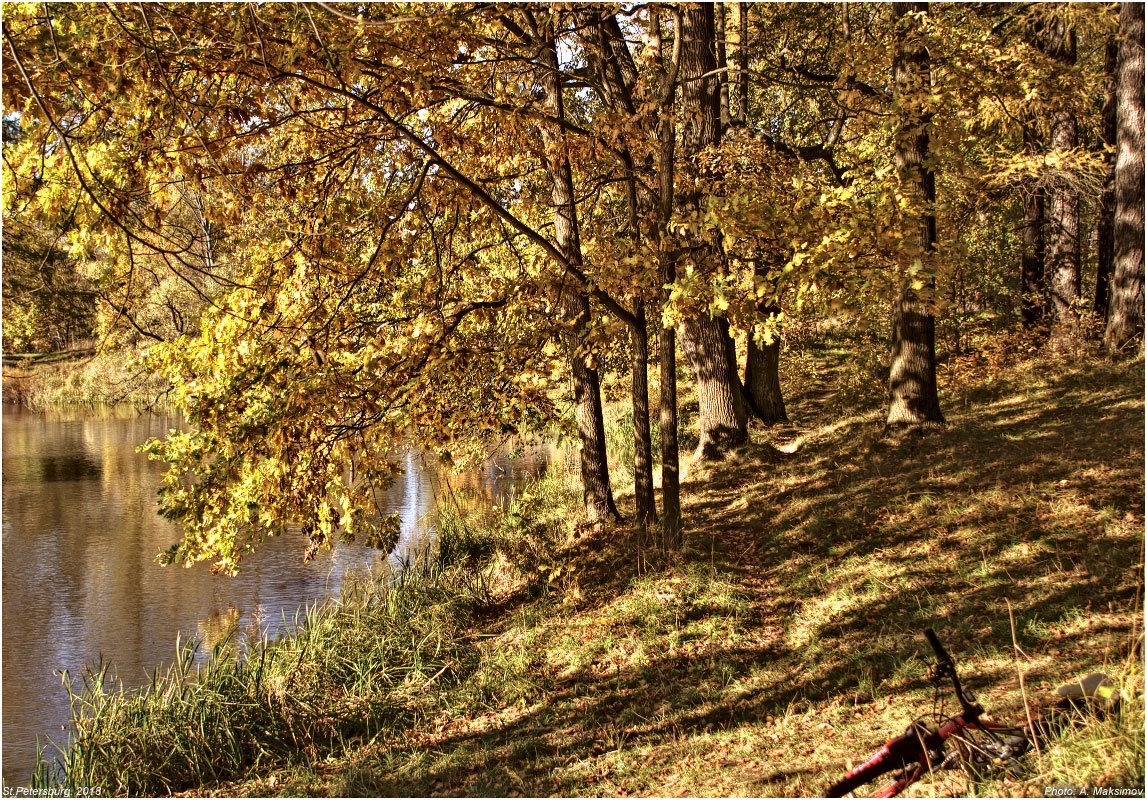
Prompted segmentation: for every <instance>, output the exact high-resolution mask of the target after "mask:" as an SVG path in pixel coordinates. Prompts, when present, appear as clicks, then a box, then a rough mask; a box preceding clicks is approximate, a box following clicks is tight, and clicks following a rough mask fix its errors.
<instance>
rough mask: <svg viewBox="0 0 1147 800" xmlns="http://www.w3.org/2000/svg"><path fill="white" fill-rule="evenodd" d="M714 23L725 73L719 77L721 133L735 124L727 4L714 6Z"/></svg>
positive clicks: (718, 61)
mask: <svg viewBox="0 0 1147 800" xmlns="http://www.w3.org/2000/svg"><path fill="white" fill-rule="evenodd" d="M713 23H714V26H715V28H716V36H717V66H718V67H719V68H721V69H723V70H724V71H723V72H721V73H719V74H718V75H717V79H718V80H719V81H720V86H721V88H720V100H719V103H720V109H721V131H722V132H724V131H727V130H729V125H730V124H732V122H733V117H732V111H731V109H730V107H729V69H728V67H729V55H728V54H729V42H728V39H727V38H726V37H725V4H724V3H714V4H713Z"/></svg>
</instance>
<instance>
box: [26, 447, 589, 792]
mask: <svg viewBox="0 0 1147 800" xmlns="http://www.w3.org/2000/svg"><path fill="white" fill-rule="evenodd" d="M577 492H578V487H577V483H576V481H574V480H571V476H570V475H569V474H567V473H565V472H564V471H563V470H561V469H560V468H555V469H551V470H550V471H548V472H547V474H546V475H545V476H543V477H541V478H539V479H536V480H533V481H530V482H528V483H527V484H526V485H525V486H524V487H523V488H522V489H520V490H518V491H515V492H514V494H513V495H512V496H511V498H510V499H509V501H508V502H507V503H506V504H505V505H504V506H503V507H500V508H497V509H494V510H493V511H489V512H487V513H486V514H484V515H476V514H474V513H472V512H471V513H467V512H466V511H464V510H463V509H461V508H460V507H459V504H458V503H457V502H456V501H455V502H450V501H449V500H444V501H443V503H442V505H441V507H440V513H439V525H438V536H437V544H436V546H435V547H432V548H430V549H428V550H427V551H425V552H423V553H422V554H420V555H419V556H417V557H416V558H415V559H413V560H412V561H411V562H410V563H408V564H406V565H405V566H404V568H403V569H402V570H401V571H399V572H396V573H393V574H389V575H375V576H370V577H367V578H361V579H358V580H355V581H352V582H350V583H348V584H347V586H346V587H345V588H344V589H343V590H342V592H341V594H340V596H339V598H337V599H336V600H332V601H329V602H326V603H319V604H314V605H311V606H309V607H307V608H306V609H305V610H303V611H301V612H300V613H299V615H297V618H296V619H295V620H294V623H295V624H294V632H293V633H290V634H288V635H284V636H282V637H279V638H277V639H274V640H272V639H269V638H267V637H266V636H264V637H263V638H262V639H257V640H255V641H251V642H244V641H237V640H235V639H234V638H228V639H226V640H224V641H223V642H221V643H219V644H217V645H216V646H215V647H214V648H213V650H212V653H211V657H210V658H209V659H207V660H206V662H205V663H197V661H198V659H197V655H198V645H197V644H195V643H183V644H179V643H177V645H176V654H175V659H174V661H173V662H172V664H171V665H170V666H169V667H168V668H167V669H166V670H163V671H159V670H157V671H156V672H155V673H154V674H153V676H152V679H151V681H150V683H148V684H147V685H146V686H144V687H142V688H139V689H135V690H128V689H125V688H124V687H123V686H122V684H120V685H111V684H112V682H111V681H110V679H109V675H108V669H107V667H106V666H102V665H101V666H97V667H93V668H90V669H88V670H85V671H84V672H83V673H82V674H81V675H80V676H78V678H77V677H73V676H69V675H66V674H65V676H64V685H65V687H66V689H67V691H68V694H69V697H70V700H71V709H72V711H71V713H72V718H73V721H72V730H71V736H70V738H71V743H70V745H68V746H62V747H57V750H59V757H58V759H56V760H51V759H50V754H41V755H40V756H39V757H38V760H37V765H36V768H35V774H34V776H33V783H32V785H33V786H34V787H36V788H43V789H48V788H62V789H64V790H66V791H68V792H73V793H74V792H76V791H77V790H79V789H80V788H90V789H94V788H97V787H98V788H99V789H101V790H102V792H103V793H104V794H116V795H133V796H136V795H155V794H161V793H162V794H168V793H171V792H177V791H181V790H185V789H188V788H193V787H198V786H202V785H205V784H208V785H210V784H219V783H220V782H223V781H227V780H233V779H237V778H240V777H242V776H244V775H245V774H246V773H247V772H248V771H250V770H251V769H252V768H256V767H261V766H266V767H277V766H283V765H285V764H288V763H296V762H297V761H298V760H299V759H300V758H301V759H303V760H308V761H313V760H315V759H316V758H319V757H321V756H322V755H323V754H324V753H330V752H336V751H338V750H341V749H344V748H345V747H346V746H347V744H348V743H350V742H351V741H360V742H362V741H366V740H369V739H370V738H372V737H374V736H376V735H378V734H379V733H382V732H385V731H386V730H389V729H392V728H394V727H395V726H400V725H409V724H410V723H411V722H412V721H413V720H414V719H416V718H417V717H418V716H419V714H420V712H425V711H426V710H427V709H428V708H429V707H430V706H431V705H432V704H433V702H435V700H434V696H433V695H434V693H435V692H441V691H442V690H449V689H450V688H452V687H454V686H456V685H457V684H458V683H459V682H460V681H462V680H464V679H465V678H466V677H467V676H469V675H471V674H472V673H473V671H474V670H475V668H476V667H477V666H478V660H479V655H478V652H477V650H476V649H475V648H474V647H473V646H472V644H471V642H470V638H469V633H468V631H467V627H468V626H469V625H470V623H472V622H473V619H474V613H475V612H476V611H477V610H478V609H481V608H482V607H484V606H486V605H488V604H490V603H492V602H494V601H495V600H496V599H497V598H498V597H499V596H501V595H502V594H503V592H504V590H507V589H512V588H520V587H522V586H523V585H524V586H526V587H527V588H528V589H529V590H530V591H532V592H533V593H535V594H536V593H538V592H545V591H546V590H547V588H548V585H549V582H550V581H551V580H553V579H554V578H555V576H556V575H557V574H558V572H559V570H558V569H557V568H556V567H555V565H556V564H558V563H559V558H558V555H557V554H558V552H559V550H560V548H561V546H562V544H563V543H564V542H565V541H566V540H567V538H568V535H569V533H570V532H571V531H572V530H573V526H574V525H575V524H576V519H577V518H576V516H572V517H571V515H569V514H568V513H567V511H566V510H567V509H568V508H570V507H576V505H577V502H576V501H577V499H578V494H577Z"/></svg>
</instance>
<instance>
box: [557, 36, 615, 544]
mask: <svg viewBox="0 0 1147 800" xmlns="http://www.w3.org/2000/svg"><path fill="white" fill-rule="evenodd" d="M539 60H540V62H541V64H542V66H543V70H542V75H541V84H542V87H543V89H544V90H545V95H546V106H547V109H548V111H549V112H550V113H551V114H552V115H553V116H554V118H555V119H562V118H563V116H564V107H563V103H562V94H561V86H560V85H559V83H558V71H557V67H558V60H557V49H556V47H555V45H554V40H553V38H552V37H551V38H548V39H547V40H546V41H545V42H544V44H543V46H542V49H541V53H540V57H539ZM541 132H542V141H543V143H544V144H545V149H546V154H547V157H548V160H549V164H548V168H549V173H550V198H551V200H552V202H553V208H554V211H553V214H554V240H555V243H556V244H557V247H558V249H559V250H560V251H561V253H562V255H564V256H565V257H566V259H567V260H568V261H569V263H571V264H573V265H575V266H578V267H580V266H581V264H582V257H581V239H580V235H579V231H578V220H577V208H576V206H575V204H574V186H573V172H572V170H571V169H570V163H569V159H568V157H567V156H566V155H565V153H564V152H563V150H562V146H561V145H562V142H561V133H560V131H558V130H556V129H555V127H554V126H551V125H543V126H542V131H541ZM560 292H561V306H560V307H561V310H562V317H563V319H564V322H565V323H566V326H565V334H564V335H565V341H566V347H567V350H568V352H569V360H570V375H571V379H572V383H573V391H574V405H575V410H576V414H577V429H578V439H579V441H580V442H581V478H582V488H583V494H584V497H585V507H586V514H587V516H588V518H589V521H590V522H598V521H602V520H617V519H620V515H619V514H618V513H617V507H616V506H615V505H614V502H613V492H612V490H611V488H610V485H609V461H608V459H607V456H606V447H605V417H604V415H603V413H602V409H601V385H600V382H599V380H598V375H597V370H596V369H594V368H593V367H591V366H590V365H589V364H588V363H587V360H588V359H589V358H590V353H589V352H588V351H587V348H586V333H587V331H588V329H589V320H590V309H589V298H588V297H586V294H585V292H584V291H582V290H580V289H578V290H575V289H573V288H571V287H570V286H568V285H565V286H562V287H561V288H560Z"/></svg>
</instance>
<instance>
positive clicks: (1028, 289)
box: [1020, 125, 1048, 328]
mask: <svg viewBox="0 0 1147 800" xmlns="http://www.w3.org/2000/svg"><path fill="white" fill-rule="evenodd" d="M1024 144H1025V145H1026V146H1027V150H1028V152H1029V153H1032V154H1035V153H1037V152H1038V150H1039V142H1038V141H1037V139H1036V134H1035V132H1034V130H1033V129H1032V127H1031V126H1030V125H1026V126H1024ZM1023 213H1024V228H1023V252H1022V254H1021V257H1020V258H1021V261H1020V294H1021V297H1020V316H1021V318H1022V319H1023V325H1024V327H1025V328H1033V327H1035V325H1036V324H1037V323H1038V322H1039V321H1040V320H1041V319H1043V316H1044V312H1045V311H1046V309H1047V304H1048V294H1047V286H1046V284H1045V283H1044V274H1043V270H1044V244H1043V226H1044V219H1043V190H1042V189H1041V188H1040V187H1039V184H1038V183H1037V182H1035V181H1032V182H1030V183H1029V185H1028V186H1026V187H1025V190H1024V195H1023Z"/></svg>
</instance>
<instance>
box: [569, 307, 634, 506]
mask: <svg viewBox="0 0 1147 800" xmlns="http://www.w3.org/2000/svg"><path fill="white" fill-rule="evenodd" d="M589 313H590V312H589V300H588V298H587V297H586V295H585V293H584V292H582V291H579V290H576V289H572V288H570V287H566V288H565V290H564V292H563V294H562V316H563V317H564V318H565V320H566V322H567V325H568V332H567V333H566V336H565V340H566V347H567V349H568V351H569V359H570V374H571V376H572V383H573V390H574V408H575V411H576V415H577V432H578V440H579V441H580V442H581V480H582V494H583V496H584V498H585V508H586V515H587V517H588V518H589V521H590V522H600V521H605V520H609V521H617V520H618V519H620V515H619V514H618V513H617V506H615V505H614V503H613V492H612V490H611V488H610V485H609V461H608V459H607V457H606V449H605V418H604V416H603V414H602V411H601V384H600V382H599V381H598V375H597V370H596V369H594V368H592V367H590V366H589V365H588V364H587V363H586V362H587V359H588V358H589V353H588V352H587V351H586V348H585V341H586V339H585V334H586V331H587V329H588V327H589Z"/></svg>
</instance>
